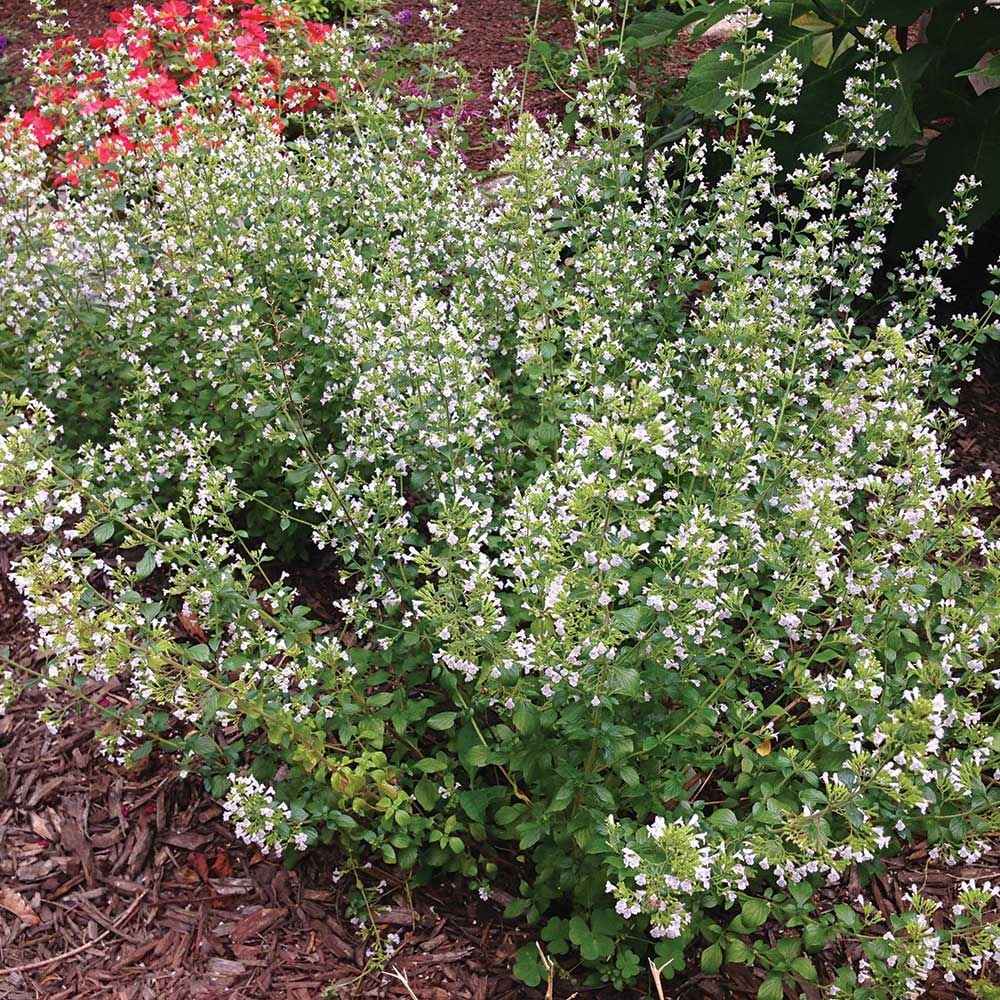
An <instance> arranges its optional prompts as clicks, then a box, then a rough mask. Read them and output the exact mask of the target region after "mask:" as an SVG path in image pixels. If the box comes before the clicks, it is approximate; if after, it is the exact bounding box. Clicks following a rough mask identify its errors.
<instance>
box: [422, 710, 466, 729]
mask: <svg viewBox="0 0 1000 1000" xmlns="http://www.w3.org/2000/svg"><path fill="white" fill-rule="evenodd" d="M457 718H458V712H438V713H437V715H432V716H431V717H430V718H429V719H428V720H427V725H428V726H430V727H431V729H438V730H445V729H451V727H452V726H453V725H455V720H456V719H457Z"/></svg>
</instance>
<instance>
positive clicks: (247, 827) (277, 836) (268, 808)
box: [222, 774, 309, 856]
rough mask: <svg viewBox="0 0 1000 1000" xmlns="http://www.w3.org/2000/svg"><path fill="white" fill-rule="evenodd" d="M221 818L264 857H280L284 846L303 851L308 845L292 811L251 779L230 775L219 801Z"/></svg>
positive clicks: (269, 791) (265, 787)
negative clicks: (227, 784) (272, 855)
mask: <svg viewBox="0 0 1000 1000" xmlns="http://www.w3.org/2000/svg"><path fill="white" fill-rule="evenodd" d="M222 817H223V819H225V820H228V821H229V822H231V823H232V824H233V829H234V830H235V831H236V836H237V837H239V838H240V840H243V841H245V842H246V843H248V844H255V845H256V846H257V847H259V848H260V849H261V850H262V851H263V852H264V853H265V854H277V855H279V856H280V855H281V853H282V850H283V846H284V845H285V844H288V843H291V844H294V845H295V846H296V847H297V848H298V849H299V850H303V849H304V848H305V847H306V845H307V844H308V842H309V839H308V837H307V835H306V834H305V833H303V832H302V830H301V829H298V828H297V824H296V822H295V820H294V818H293V815H292V810H291V809H290V808H289V807H288V806H287V805H286V804H285V803H284V802H278V801H277V800H276V799H275V797H274V790H273V789H271V788H268V787H267V786H266V785H264V784H262V783H261V782H259V781H258V780H257V779H256V778H254V777H253V775H249V774H247V775H238V774H237V775H233V778H232V781H231V783H230V785H229V791H228V792H227V793H226V797H225V799H223V801H222Z"/></svg>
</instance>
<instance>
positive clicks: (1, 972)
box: [0, 889, 149, 976]
mask: <svg viewBox="0 0 1000 1000" xmlns="http://www.w3.org/2000/svg"><path fill="white" fill-rule="evenodd" d="M148 893H149V890H148V889H147V890H146V891H145V892H142V893H140V894H139V895H138V896H136V898H135V899H134V900H133V901H132V902H131V903H130V904H129V907H128V909H127V910H126V911H125V912H124V913H123V914H122V915H121V916H120V917H119V918H118V919H117V920H116V921H115V922H114V923H113V924H111V926H110V927H108V929H107V930H106V931H103V932H102V933H100V934H98V935H97V937H95V938H94V940H93V941H87V942H86V943H85V944H81V945H80V946H79V947H78V948H71V949H70V950H69V951H64V952H62V953H61V954H59V955H52V956H51V957H49V958H41V959H39V960H38V961H37V962H28V963H27V964H26V965H12V966H10V968H7V969H0V976H12V975H14V974H15V973H17V972H30V971H31V970H32V969H44V968H45V966H46V965H52V963H53V962H61V961H62V960H63V959H64V958H72V957H73V956H74V955H79V954H82V953H83V952H85V951H87V950H88V949H90V948H93V947H94V945H95V944H100V943H101V942H102V941H103V940H104V939H105V938H106V937H107V936H108V935H109V934H111V933H113V932H115V931H117V930H118V928H119V927H121V926H122V924H124V923H125V921H126V920H128V918H129V917H131V916H132V914H133V913H135V911H136V910H137V909H138V908H139V904H140V903H141V902H142V901H143V900H144V899H145V898H146V896H147V895H148Z"/></svg>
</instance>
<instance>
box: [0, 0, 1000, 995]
mask: <svg viewBox="0 0 1000 1000" xmlns="http://www.w3.org/2000/svg"><path fill="white" fill-rule="evenodd" d="M64 2H65V5H66V6H67V7H68V11H67V14H68V21H69V25H70V30H71V31H73V32H74V33H75V34H77V35H80V36H83V37H86V36H89V35H92V34H96V33H98V32H100V31H102V30H103V29H104V27H105V25H106V22H107V15H108V13H109V12H110V11H111V10H113V9H116V8H119V7H122V6H125V5H124V4H122V3H118V2H115V0H64ZM421 6H422V4H421V3H420V2H413V3H409V4H407V3H405V2H399V3H396V4H395V10H396V11H397V12H399V11H401V10H403V9H404V8H406V7H410V8H413V9H415V10H419V9H420V7H421ZM28 9H29V3H28V0H0V32H6V33H7V34H8V35H9V36H10V38H11V45H10V48H9V49H8V60H9V61H8V65H10V64H13V65H15V66H16V65H17V63H18V60H19V59H20V57H21V53H22V51H23V50H24V49H25V48H28V47H30V46H31V45H33V44H35V43H36V42H37V41H38V40H39V36H38V34H37V32H35V30H34V28H33V27H32V26H31V24H30V22H29V21H28V19H27V11H28ZM529 13H531V12H530V11H529V10H528V8H527V7H526V6H524V5H523V4H522V3H521V2H519V0H459V11H458V14H457V15H456V18H455V20H454V22H453V23H454V24H455V25H456V26H458V27H460V28H461V29H462V31H463V36H462V39H461V41H460V42H459V44H458V47H457V51H456V55H457V56H458V57H459V58H460V59H461V60H462V61H463V62H464V64H465V66H466V68H467V70H468V72H469V82H470V87H471V89H472V90H473V91H475V92H476V93H477V94H478V95H481V96H482V95H486V94H488V93H489V89H490V82H491V77H492V71H493V69H494V68H495V67H498V66H507V65H514V66H520V65H521V64H522V62H523V59H524V53H525V45H524V42H523V41H521V40H519V38H520V37H521V36H523V35H524V33H525V31H526V30H527V26H528V17H529ZM414 20H416V19H414ZM540 25H541V32H542V35H543V37H545V38H547V39H551V40H554V41H559V42H567V41H569V40H570V39H571V37H572V25H571V24H570V22H569V21H568V19H567V18H566V16H565V7H564V6H562V5H561V4H560V3H558V2H556V0H546V2H545V3H544V4H543V7H542V17H541V20H540ZM420 30H421V29H420V27H419V24H417V25H416V26H412V27H411V26H407V27H406V28H405V29H403V32H404V33H408V37H414V38H416V37H419V31H420ZM404 37H407V35H406V34H404ZM707 44H708V43H704V42H701V43H697V44H693V45H684V46H680V47H678V49H676V50H675V51H674V52H673V53H671V58H670V60H669V62H668V64H666V65H665V66H664V68H663V69H664V72H665V73H666V74H669V75H676V76H682V75H683V73H684V72H685V70H686V67H687V66H688V65H690V63H691V62H693V60H694V59H695V58H697V56H698V55H699V54H700V53H701V52H702V51H704V49H705V47H706V46H707ZM530 84H531V86H530V89H529V93H528V99H527V102H526V104H527V107H528V109H529V110H530V111H532V112H533V113H535V114H537V115H539V116H540V117H546V116H549V115H558V114H561V113H562V111H563V110H564V107H565V101H566V95H564V94H561V93H559V91H558V90H557V89H555V88H553V87H552V86H551V85H547V81H545V80H543V79H541V78H540V77H538V76H537V75H533V76H532V77H531V78H530ZM22 93H23V91H22ZM477 99H479V98H477ZM474 106H475V101H474V102H473V107H474ZM473 133H474V134H473V141H472V147H473V148H472V150H471V152H470V154H469V156H470V161H471V162H472V163H473V164H474V165H476V166H482V165H485V163H487V162H488V161H489V159H490V158H491V156H492V155H493V153H495V150H489V149H477V148H476V146H477V142H476V135H475V130H474V129H473ZM994 356H995V355H993V354H990V353H989V352H987V353H986V354H984V363H983V366H982V367H983V372H982V374H981V375H979V376H978V377H977V378H976V379H975V380H974V381H973V382H972V383H970V384H969V385H968V386H966V387H965V388H964V390H963V392H962V395H961V400H960V404H959V411H960V412H961V414H962V415H963V416H964V417H965V421H966V422H965V425H964V426H963V427H961V428H960V429H959V430H958V432H957V433H956V435H955V438H954V441H953V451H954V456H955V463H956V464H955V474H956V475H966V474H971V473H978V472H982V471H983V470H985V469H991V470H992V471H993V473H994V475H995V476H997V477H1000V364H997V363H995V362H994V361H992V358H993V357H994ZM997 512H998V511H997V508H996V507H994V508H991V509H990V510H987V511H984V512H983V514H984V517H986V518H990V517H992V516H994V515H996V514H997ZM14 554H15V550H14V547H13V543H12V542H10V541H8V542H6V543H5V542H3V541H2V540H0V652H4V653H5V654H6V655H10V656H11V657H13V658H14V659H16V660H18V661H19V662H21V663H22V664H24V666H25V668H26V669H29V670H30V669H32V668H33V667H36V666H38V662H37V660H36V658H35V654H34V653H33V652H32V642H31V634H30V628H29V626H28V623H27V622H26V621H25V620H24V617H23V615H22V607H21V603H20V601H19V599H18V596H17V593H16V591H15V589H14V587H13V585H12V584H11V583H10V581H9V579H8V577H7V571H8V569H9V561H10V559H11V558H12V557H13V555H14ZM303 582H304V583H306V581H303ZM307 589H308V584H307ZM314 596H315V595H314ZM86 694H87V695H88V697H89V698H91V699H92V700H93V701H95V702H98V703H99V702H100V701H101V700H103V699H114V698H116V697H118V696H119V694H118V691H117V689H116V686H115V684H114V683H111V684H107V685H104V686H102V687H96V686H95V687H92V688H88V689H87V691H86ZM41 705H42V701H41V697H40V695H39V694H38V693H37V692H34V693H32V692H28V693H26V694H25V695H24V696H22V698H21V699H20V700H19V701H18V702H17V703H16V704H15V705H14V706H13V707H12V708H11V709H10V710H9V711H8V713H7V714H6V715H4V716H3V717H0V1000H29V998H30V1000H34V998H39V997H47V998H52V1000H71V998H78V997H84V996H93V997H95V998H108V1000H153V998H156V1000H188V998H203V1000H215V998H219V1000H221V998H227V1000H270V998H283V1000H315V998H320V997H324V996H331V997H339V998H348V997H364V998H382V997H386V998H389V997H413V998H417V1000H515V998H517V1000H530V998H541V997H542V996H543V992H542V991H541V990H532V989H528V988H526V987H524V986H522V985H520V984H518V983H517V982H516V981H515V980H514V979H513V977H512V976H511V974H510V971H509V969H510V965H511V962H512V959H513V955H514V953H515V951H516V950H517V948H519V947H520V946H521V945H522V944H524V943H526V942H530V941H531V940H532V937H531V934H530V932H529V930H528V929H527V928H525V927H523V926H520V925H518V924H516V923H514V922H510V921H505V920H504V919H503V918H502V916H501V911H502V906H503V903H504V901H505V900H504V897H503V894H502V893H500V892H498V893H497V894H496V895H495V896H494V898H492V899H490V900H487V901H483V900H481V899H479V897H478V896H475V895H474V894H472V893H470V891H469V890H468V889H467V888H466V887H465V886H463V885H461V884H457V883H456V884H443V885H441V884H439V885H435V886H433V887H426V888H421V889H418V890H416V891H415V892H414V893H413V894H412V896H411V895H410V893H409V890H408V887H407V886H406V885H405V884H404V882H403V880H402V879H401V877H400V875H399V873H398V872H394V871H390V870H386V871H382V870H379V869H377V868H370V869H368V870H367V871H366V872H365V883H366V885H368V886H369V887H375V886H378V885H382V888H381V889H380V890H378V893H379V901H380V905H379V908H378V915H377V917H376V922H377V925H378V926H379V928H380V931H381V933H382V934H383V935H388V934H390V933H392V934H395V935H398V936H399V944H398V946H397V947H396V950H395V951H394V953H393V954H392V955H391V957H389V958H388V959H387V960H386V961H385V962H384V963H383V968H382V971H381V972H380V971H378V970H377V969H375V968H373V965H372V963H371V962H370V960H369V955H368V952H367V949H369V948H370V946H371V939H370V937H366V935H365V934H364V933H362V932H361V930H360V929H359V928H358V927H357V926H355V924H353V923H352V921H351V919H350V917H349V913H350V912H351V911H350V908H349V894H350V892H351V890H352V889H353V888H354V885H353V878H352V876H350V875H345V876H341V877H339V878H337V877H336V873H337V869H338V865H339V864H340V860H339V859H338V858H337V857H336V855H335V854H333V853H332V852H331V851H328V850H317V851H314V852H312V853H310V854H309V855H308V856H307V857H306V858H305V859H304V860H303V861H302V863H301V864H300V865H299V866H298V867H297V868H296V869H295V870H294V871H288V870H286V869H285V868H284V867H283V866H281V865H280V864H278V863H276V862H275V861H273V860H272V859H268V858H265V857H263V856H261V855H260V853H259V852H256V851H254V850H252V849H249V848H247V847H246V846H245V845H243V844H241V843H239V842H238V841H236V840H235V838H234V837H233V835H232V832H231V830H230V829H229V828H228V827H227V826H226V825H225V824H224V823H223V822H222V819H221V810H220V808H219V806H218V805H217V804H216V803H215V802H214V801H213V800H212V799H211V798H210V797H209V796H208V795H207V794H206V793H205V791H204V790H203V789H202V788H201V787H200V786H199V785H198V784H197V783H196V782H195V781H192V780H182V779H181V778H180V777H179V776H178V774H177V772H176V770H175V769H174V768H173V766H172V765H171V763H170V762H169V761H168V760H166V759H161V758H159V757H157V756H155V755H153V756H151V757H149V758H147V760H146V761H145V762H143V764H142V766H141V767H140V768H138V769H132V770H126V769H123V768H120V767H117V766H115V765H113V764H111V763H109V762H108V761H107V760H106V759H105V758H104V757H102V756H101V755H100V754H99V752H98V745H97V742H96V741H95V739H94V734H95V730H96V729H97V728H98V726H99V719H98V717H97V714H96V712H95V711H92V710H84V711H82V712H81V711H77V710H73V711H71V712H70V713H69V714H68V716H67V719H66V722H65V723H64V725H63V726H62V727H61V728H60V730H59V732H58V735H53V734H52V733H50V732H49V730H48V729H46V728H45V726H43V725H41V724H40V723H39V721H38V711H39V709H40V707H41ZM67 705H68V703H67ZM3 765H5V768H4V766H3ZM5 773H6V779H5ZM998 876H1000V849H995V850H993V851H992V852H990V853H989V854H988V855H987V856H985V857H984V858H983V859H982V860H981V861H980V862H979V863H978V864H977V865H975V866H966V867H964V868H959V869H955V868H950V869H944V868H940V867H937V866H935V865H934V864H933V863H930V862H929V861H928V853H927V847H926V845H922V844H916V845H914V846H912V847H911V848H910V849H909V850H908V851H906V852H904V854H903V855H901V856H900V857H898V858H896V859H893V860H891V861H889V862H887V863H886V866H885V871H884V873H883V874H882V875H880V876H878V877H877V878H876V879H875V880H874V882H873V883H872V885H871V888H870V890H869V895H870V897H871V898H872V899H873V900H874V902H875V903H876V904H877V905H878V906H879V907H880V908H881V909H882V910H883V912H884V913H885V914H886V915H887V916H888V915H890V914H892V913H896V912H899V911H900V910H901V909H903V908H905V904H904V902H903V898H902V897H903V893H904V892H906V890H907V889H908V887H909V886H910V885H911V884H914V883H915V884H917V885H918V886H919V887H920V888H921V891H923V892H925V893H928V894H930V895H934V896H937V897H939V898H940V899H941V900H942V901H944V902H945V903H946V904H950V902H951V900H952V899H953V898H954V889H955V887H956V886H957V884H958V882H959V881H961V880H963V879H967V878H979V879H985V878H992V879H993V880H994V882H995V881H996V880H997V878H998ZM858 889H859V886H858V884H857V881H856V876H854V877H853V879H847V880H845V883H844V884H843V885H842V886H839V887H836V888H832V889H829V890H825V891H824V892H823V893H821V898H822V900H823V901H824V902H825V903H826V904H828V905H832V904H833V903H834V902H836V901H838V900H840V899H848V898H853V897H854V896H856V895H857V892H858ZM856 957H857V956H855V955H853V954H845V953H843V952H837V951H828V952H827V953H824V955H822V956H821V957H820V959H821V960H820V961H819V963H818V964H819V965H820V971H821V973H822V974H824V975H828V974H829V973H830V972H831V971H832V970H833V968H835V967H836V966H837V965H838V964H843V963H844V962H845V961H847V960H849V959H852V958H856ZM759 982H760V977H759V973H757V972H754V971H753V970H750V969H747V968H744V967H724V968H723V969H722V970H721V972H720V974H719V975H716V976H705V975H700V974H695V975H691V976H689V977H688V978H687V980H686V981H684V982H683V983H678V982H672V983H670V984H668V985H667V991H666V993H667V996H670V997H675V998H686V1000H695V998H704V997H710V998H714V1000H727V998H732V1000H743V998H747V1000H749V998H751V997H754V996H756V993H757V988H758V986H759ZM331 987H332V989H331ZM574 989H576V992H574ZM328 990H329V992H327V991H328ZM570 995H573V996H576V997H578V998H580V1000H584V998H587V997H595V998H607V1000H611V998H615V997H623V996H626V994H623V993H622V992H620V991H618V990H611V989H603V990H588V989H583V988H579V987H571V986H569V985H567V984H566V983H564V982H560V983H558V984H557V985H556V990H555V994H554V996H555V997H556V998H566V997H569V996H570ZM816 995H817V996H818V994H816ZM925 995H926V996H929V997H941V998H945V997H947V998H949V1000H952V998H956V997H959V998H960V997H962V996H967V995H970V994H968V993H965V992H964V991H963V990H962V988H961V987H956V986H954V985H951V986H949V985H948V984H944V983H938V984H931V986H930V988H929V989H928V991H927V993H926V994H925ZM807 996H809V997H810V1000H811V997H812V994H810V993H808V992H807Z"/></svg>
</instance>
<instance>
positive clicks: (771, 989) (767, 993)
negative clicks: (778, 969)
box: [757, 975, 785, 1000]
mask: <svg viewBox="0 0 1000 1000" xmlns="http://www.w3.org/2000/svg"><path fill="white" fill-rule="evenodd" d="M784 996H785V988H784V987H783V986H782V985H781V976H777V975H772V976H768V977H767V979H765V980H764V982H762V983H761V984H760V988H759V989H758V990H757V1000H783V998H784Z"/></svg>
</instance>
